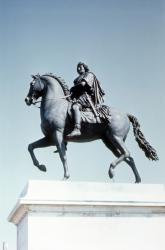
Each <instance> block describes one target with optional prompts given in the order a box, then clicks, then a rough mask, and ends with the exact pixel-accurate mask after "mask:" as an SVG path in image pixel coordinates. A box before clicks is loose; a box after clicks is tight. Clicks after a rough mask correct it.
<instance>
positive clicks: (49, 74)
mask: <svg viewBox="0 0 165 250" xmlns="http://www.w3.org/2000/svg"><path fill="white" fill-rule="evenodd" d="M42 76H49V77H52V78H54V79H55V80H57V81H58V82H59V84H60V85H61V87H62V89H63V91H64V94H65V96H68V95H70V90H69V87H68V85H67V84H66V82H65V80H64V79H63V78H61V77H59V76H56V75H54V74H53V73H46V74H44V75H42ZM66 99H67V100H68V101H70V97H69V96H68V97H67V98H66Z"/></svg>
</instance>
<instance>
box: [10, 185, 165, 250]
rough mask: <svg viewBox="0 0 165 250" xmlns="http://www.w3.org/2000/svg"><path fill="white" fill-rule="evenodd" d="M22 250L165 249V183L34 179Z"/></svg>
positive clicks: (18, 220)
mask: <svg viewBox="0 0 165 250" xmlns="http://www.w3.org/2000/svg"><path fill="white" fill-rule="evenodd" d="M9 221H10V222H12V223H14V224H16V225H17V250H165V186H164V185H148V184H109V183H95V182H93V183H88V182H56V181H29V183H28V185H27V187H26V188H25V190H24V191H23V193H22V194H21V196H20V198H19V200H18V203H17V205H16V206H15V208H14V209H13V211H12V212H11V214H10V216H9Z"/></svg>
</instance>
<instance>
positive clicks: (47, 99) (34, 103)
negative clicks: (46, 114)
mask: <svg viewBox="0 0 165 250" xmlns="http://www.w3.org/2000/svg"><path fill="white" fill-rule="evenodd" d="M70 96H71V94H69V95H66V96H63V97H59V98H50V99H49V98H45V99H42V100H41V101H35V102H33V103H32V104H33V105H36V104H37V103H41V102H43V101H53V100H59V99H66V98H68V97H70ZM36 108H40V107H36Z"/></svg>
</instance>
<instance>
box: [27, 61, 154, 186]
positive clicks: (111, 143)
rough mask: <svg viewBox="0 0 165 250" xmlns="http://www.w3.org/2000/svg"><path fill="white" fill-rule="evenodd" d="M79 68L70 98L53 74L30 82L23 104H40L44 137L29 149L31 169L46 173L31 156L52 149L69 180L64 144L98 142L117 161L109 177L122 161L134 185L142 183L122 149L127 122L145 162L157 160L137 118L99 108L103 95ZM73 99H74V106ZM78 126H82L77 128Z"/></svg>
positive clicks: (65, 176) (102, 107) (83, 66)
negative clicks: (55, 149)
mask: <svg viewBox="0 0 165 250" xmlns="http://www.w3.org/2000/svg"><path fill="white" fill-rule="evenodd" d="M79 66H80V68H78V71H79V74H80V75H79V77H78V78H77V79H76V80H75V87H72V88H71V97H70V91H69V88H68V87H67V85H66V84H65V82H64V81H63V80H62V79H61V78H59V77H57V76H55V75H53V74H45V75H41V76H40V75H35V76H32V77H33V80H32V82H31V83H30V89H29V92H28V95H27V97H26V98H25V101H26V104H27V105H31V104H36V103H38V102H40V103H41V107H40V115H41V129H42V132H43V134H44V137H43V138H42V139H40V140H38V141H35V142H33V143H31V144H29V146H28V150H29V153H30V155H31V158H32V160H33V163H34V165H35V166H36V167H38V168H39V169H40V170H41V171H46V167H45V166H44V165H42V164H39V162H38V160H37V158H36V156H35V154H34V149H36V148H43V147H49V146H53V145H54V146H56V147H57V150H58V153H59V155H60V158H61V161H62V163H63V167H64V179H68V178H69V171H68V166H67V158H66V144H67V142H69V141H72V142H89V141H93V140H98V139H101V140H102V141H103V142H104V144H105V145H106V146H107V147H108V148H109V149H110V150H111V151H112V152H113V154H114V155H115V156H116V160H115V161H113V162H112V163H111V164H110V168H109V177H110V178H113V170H114V169H115V167H116V166H117V165H118V164H119V163H121V162H122V161H125V162H126V163H127V164H128V165H129V166H130V167H131V169H132V171H133V173H134V176H135V182H136V183H139V182H141V178H140V176H139V173H138V171H137V169H136V166H135V162H134V159H133V158H132V157H131V155H130V152H129V151H128V149H127V147H126V145H125V140H126V137H127V134H128V132H129V129H130V122H131V123H132V125H133V131H134V135H135V139H136V141H137V142H138V145H139V147H140V148H141V149H142V150H143V151H144V153H145V155H146V157H147V158H148V159H151V160H158V156H157V153H156V151H155V149H154V148H153V147H151V145H150V144H149V143H148V142H147V140H146V139H145V137H144V135H143V134H142V132H141V130H140V124H139V122H138V120H137V118H136V117H134V116H133V115H130V114H126V113H123V112H120V111H119V110H117V109H115V108H112V107H107V106H105V105H102V103H103V95H104V92H103V90H102V89H101V87H100V84H99V83H98V82H97V80H96V78H95V76H94V75H93V76H92V77H93V79H95V81H91V82H92V84H90V81H88V80H89V79H90V77H89V78H88V76H89V75H88V74H89V71H88V70H87V67H86V66H85V65H84V64H82V63H80V64H78V67H79ZM84 71H85V72H84ZM81 72H82V73H81ZM85 74H86V75H85ZM91 74H92V73H91ZM79 82H80V83H79ZM77 83H78V84H77ZM77 86H78V87H77ZM79 91H80V92H79ZM81 91H82V92H81ZM84 94H85V96H84ZM39 97H41V101H37V99H38V98H39ZM74 98H75V99H76V101H75V102H74ZM88 98H89V99H88ZM75 105H77V106H78V107H79V108H80V109H81V111H79V108H75V109H77V110H76V111H75V110H74V108H73V110H74V111H73V112H74V114H76V115H77V117H78V118H77V117H76V115H75V116H74V119H73V117H72V112H71V109H72V106H75ZM92 106H93V107H92ZM84 107H85V109H84ZM76 112H77V113H76ZM95 112H96V113H95ZM80 114H81V116H80ZM76 119H77V120H78V121H77V120H76ZM80 123H81V126H77V125H80ZM75 125H76V126H77V127H76V126H75ZM75 127H76V129H77V131H76V132H75V130H74V129H75ZM79 130H80V131H79ZM72 131H74V132H75V133H74V132H72ZM68 135H69V136H68Z"/></svg>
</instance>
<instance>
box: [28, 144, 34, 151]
mask: <svg viewBox="0 0 165 250" xmlns="http://www.w3.org/2000/svg"><path fill="white" fill-rule="evenodd" d="M33 149H34V147H33V144H29V145H28V151H29V152H31V151H33Z"/></svg>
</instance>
